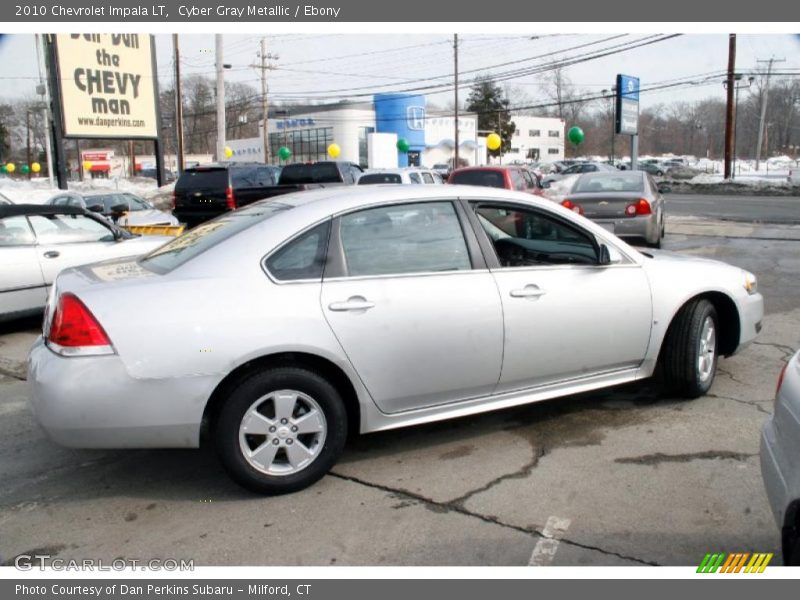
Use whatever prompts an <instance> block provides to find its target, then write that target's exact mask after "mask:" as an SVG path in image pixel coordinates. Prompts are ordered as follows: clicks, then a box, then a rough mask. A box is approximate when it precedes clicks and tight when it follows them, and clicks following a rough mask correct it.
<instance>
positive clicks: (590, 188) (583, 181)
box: [572, 171, 644, 194]
mask: <svg viewBox="0 0 800 600" xmlns="http://www.w3.org/2000/svg"><path fill="white" fill-rule="evenodd" d="M642 181H643V180H642V174H641V173H638V172H636V171H617V172H616V173H588V174H586V175H581V176H580V177H578V180H577V181H576V182H575V186H574V187H573V188H572V192H573V193H575V194H577V193H584V192H586V193H591V192H643V191H644V187H643V183H642Z"/></svg>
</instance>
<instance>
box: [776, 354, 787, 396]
mask: <svg viewBox="0 0 800 600" xmlns="http://www.w3.org/2000/svg"><path fill="white" fill-rule="evenodd" d="M788 366H789V363H788V362H787V363H786V364H785V365H783V368H782V369H781V373H780V375H778V385H777V386H775V397H776V398H777V397H778V394H779V393H780V391H781V386H782V385H783V378H784V377H785V376H786V367H788Z"/></svg>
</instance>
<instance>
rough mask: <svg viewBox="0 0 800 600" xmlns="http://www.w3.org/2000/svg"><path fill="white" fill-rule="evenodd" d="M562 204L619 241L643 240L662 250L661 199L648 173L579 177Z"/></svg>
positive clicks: (662, 214)
mask: <svg viewBox="0 0 800 600" xmlns="http://www.w3.org/2000/svg"><path fill="white" fill-rule="evenodd" d="M662 189H663V188H662ZM561 204H562V205H563V206H565V207H566V208H569V209H570V210H574V211H575V212H578V213H580V214H582V215H584V216H586V217H587V218H589V219H592V220H593V221H595V222H596V223H598V224H600V225H601V226H602V227H605V228H606V229H608V230H609V231H611V232H612V233H614V234H616V235H618V236H619V237H624V238H626V239H627V238H635V239H639V240H644V241H645V242H647V244H648V245H649V246H652V247H653V248H660V247H661V240H662V239H663V238H664V218H665V217H664V198H663V196H662V195H661V189H660V188H659V186H658V184H656V182H655V181H653V178H652V177H651V176H650V175H648V174H647V173H644V172H642V171H614V172H613V173H605V172H603V173H587V174H585V175H581V176H580V177H578V179H577V180H576V181H575V183H574V184H573V186H572V189H571V190H570V192H569V195H568V196H567V197H566V198H565V199H564V200H563V201H562V202H561Z"/></svg>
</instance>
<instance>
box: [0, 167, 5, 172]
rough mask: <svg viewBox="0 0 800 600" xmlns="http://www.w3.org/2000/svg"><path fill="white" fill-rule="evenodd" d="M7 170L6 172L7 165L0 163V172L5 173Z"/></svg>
mask: <svg viewBox="0 0 800 600" xmlns="http://www.w3.org/2000/svg"><path fill="white" fill-rule="evenodd" d="M5 172H6V166H5V165H0V173H5Z"/></svg>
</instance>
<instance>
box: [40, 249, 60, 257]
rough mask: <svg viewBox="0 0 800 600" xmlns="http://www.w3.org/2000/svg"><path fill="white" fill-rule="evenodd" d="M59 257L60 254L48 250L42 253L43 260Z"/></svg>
mask: <svg viewBox="0 0 800 600" xmlns="http://www.w3.org/2000/svg"><path fill="white" fill-rule="evenodd" d="M59 256H61V253H60V252H58V251H56V250H48V251H47V252H45V253H44V257H45V258H58V257H59Z"/></svg>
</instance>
